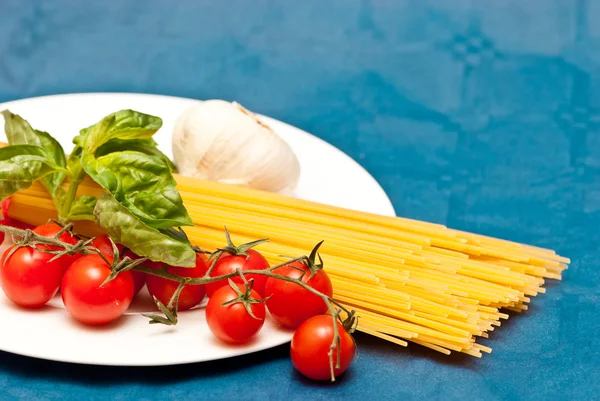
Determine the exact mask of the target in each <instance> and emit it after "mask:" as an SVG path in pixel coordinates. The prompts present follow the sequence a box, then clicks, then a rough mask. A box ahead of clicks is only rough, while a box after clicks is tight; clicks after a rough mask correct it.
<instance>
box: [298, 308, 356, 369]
mask: <svg viewBox="0 0 600 401" xmlns="http://www.w3.org/2000/svg"><path fill="white" fill-rule="evenodd" d="M336 323H337V325H338V331H339V335H340V346H339V347H338V348H339V349H338V348H336V349H335V350H334V352H333V362H334V366H335V363H336V361H337V354H338V352H340V350H341V354H340V367H339V368H334V376H335V377H337V376H339V375H341V374H342V373H344V372H345V371H346V369H348V367H349V366H350V364H351V363H352V359H353V358H354V352H355V348H356V347H355V344H354V340H353V339H352V337H351V336H350V334H348V332H347V331H346V330H345V329H344V326H343V325H342V324H341V323H340V322H336ZM333 336H334V330H333V321H332V318H331V316H329V315H318V316H313V317H311V318H310V319H308V320H307V321H306V322H304V323H302V324H301V325H300V327H298V329H297V330H296V332H295V333H294V336H293V337H292V345H291V357H292V363H293V364H294V367H295V368H296V369H297V370H298V371H299V372H300V373H302V374H303V375H304V376H306V377H308V378H309V379H314V380H328V379H330V378H331V370H330V360H329V349H330V347H331V342H332V341H333Z"/></svg>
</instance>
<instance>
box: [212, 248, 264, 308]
mask: <svg viewBox="0 0 600 401" xmlns="http://www.w3.org/2000/svg"><path fill="white" fill-rule="evenodd" d="M246 253H247V254H248V256H245V255H232V254H229V253H226V254H223V255H221V257H220V258H219V260H218V261H217V263H216V265H215V267H214V269H212V271H211V272H210V276H211V277H217V276H222V275H225V274H229V273H235V271H236V270H237V269H240V270H242V271H244V270H264V269H268V268H269V262H267V259H265V257H264V256H262V255H261V254H260V253H259V252H257V251H255V250H254V249H248V250H247V251H246ZM246 279H248V280H250V279H254V290H255V291H256V292H258V293H259V294H260V295H261V296H263V295H264V293H265V284H266V282H267V276H262V275H258V274H249V275H247V276H246ZM231 280H232V281H233V282H234V283H238V284H243V280H242V278H241V277H239V276H238V277H232V278H231ZM224 286H229V284H228V282H227V280H225V279H224V280H219V281H215V282H212V283H208V284H206V292H207V294H208V296H209V297H212V295H213V294H214V293H215V291H217V290H218V289H219V288H221V287H224Z"/></svg>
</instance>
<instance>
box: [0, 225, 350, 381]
mask: <svg viewBox="0 0 600 401" xmlns="http://www.w3.org/2000/svg"><path fill="white" fill-rule="evenodd" d="M72 227H73V225H72V224H67V225H65V226H64V227H63V228H62V229H61V230H60V231H59V233H58V234H56V235H55V236H53V237H44V236H41V235H38V234H36V233H35V232H33V231H32V230H31V229H20V228H16V227H11V226H4V225H0V232H4V233H7V234H10V235H11V236H12V238H13V242H14V243H15V244H16V245H17V247H15V248H18V247H24V246H29V247H36V246H37V245H52V246H54V247H58V248H60V249H39V248H38V250H39V251H42V252H48V253H52V254H54V255H55V256H54V258H59V257H61V256H63V255H74V254H76V253H80V254H83V255H90V254H98V255H99V256H100V257H101V258H102V259H103V260H104V261H105V262H106V263H107V264H108V265H109V266H110V267H111V270H112V273H111V275H110V276H109V277H108V278H107V279H106V281H105V282H104V283H103V284H102V285H105V284H106V283H108V282H110V281H111V280H113V279H115V278H116V277H117V275H118V274H119V273H121V272H125V271H128V270H132V269H133V270H135V271H139V272H143V273H146V274H150V275H154V276H159V277H162V278H164V279H168V280H172V281H176V282H178V283H179V285H178V287H177V290H176V291H175V292H174V293H173V296H172V297H171V299H170V301H169V302H168V304H167V305H164V304H163V303H162V302H160V301H159V300H158V299H157V298H156V297H154V301H155V303H156V305H157V307H158V309H159V310H160V312H162V313H163V314H164V316H160V315H156V314H144V316H146V317H148V318H149V319H150V321H149V323H151V324H165V325H169V326H173V325H176V324H177V323H178V318H177V309H178V301H179V295H180V294H181V291H182V290H183V288H184V286H185V285H196V284H208V283H213V282H216V281H220V280H228V281H230V279H231V278H233V277H236V276H239V277H241V278H242V280H243V281H244V285H245V286H246V287H247V288H246V289H248V286H250V289H251V283H250V284H249V283H248V281H247V280H246V276H247V275H248V276H249V275H253V276H257V275H258V276H266V277H270V278H274V279H277V280H283V281H287V282H290V283H295V284H297V285H299V286H301V287H302V288H304V289H305V290H307V291H309V292H311V293H312V294H314V295H316V296H318V297H320V298H321V299H322V300H323V302H325V304H326V305H327V308H328V311H329V313H330V315H331V319H332V324H333V331H334V336H333V341H332V343H331V345H330V347H329V352H328V356H329V362H330V372H331V381H335V376H334V368H339V366H340V357H341V352H337V358H336V360H335V361H334V353H336V352H335V351H336V350H339V349H340V338H341V337H340V333H339V329H338V324H337V321H338V320H339V321H340V322H341V323H342V325H343V327H344V328H345V329H346V330H347V331H348V332H349V333H352V332H353V331H354V330H355V328H356V322H357V320H356V316H355V311H354V310H349V309H347V308H346V307H344V306H343V305H341V304H340V303H339V302H337V301H336V300H334V299H333V298H331V297H329V296H328V295H326V294H323V293H321V292H319V291H318V290H316V289H314V288H312V287H311V286H310V285H308V284H306V283H305V282H303V281H302V278H303V277H302V276H301V277H299V278H292V277H289V276H285V275H281V274H277V273H275V272H274V271H275V270H276V269H278V268H280V267H283V266H286V265H289V264H291V263H294V262H302V263H306V264H307V265H310V264H311V263H314V258H315V255H316V254H317V251H318V247H319V246H320V245H321V243H319V244H317V246H316V247H315V249H314V250H313V252H311V255H310V256H306V255H302V256H299V257H296V258H292V259H290V260H287V261H285V262H282V263H279V264H276V265H273V266H271V267H269V268H267V269H264V270H244V271H242V270H240V269H237V270H236V271H235V272H231V273H228V274H223V275H219V276H211V272H212V270H213V268H214V266H215V264H216V263H217V261H218V259H219V257H220V256H221V255H222V254H223V253H224V251H225V249H226V248H222V249H218V250H217V251H216V252H215V253H213V254H212V255H211V258H210V259H211V260H212V263H211V266H210V268H209V269H208V270H207V271H206V273H205V274H204V275H203V276H202V277H197V278H191V277H184V276H179V275H175V274H171V273H169V272H167V269H166V267H167V266H166V265H165V268H164V269H158V270H157V269H151V268H148V267H144V266H142V264H143V263H144V262H146V261H148V260H149V259H148V258H138V259H131V258H130V257H128V256H124V257H122V258H121V257H115V258H114V259H113V260H108V259H107V258H106V257H105V256H104V255H103V254H102V252H100V251H99V250H98V249H97V248H96V247H94V246H93V245H92V242H93V240H94V238H89V239H85V240H83V239H80V240H79V241H78V242H77V243H76V244H69V243H67V242H63V241H61V240H60V239H59V237H60V235H61V234H63V233H64V232H67V231H69V232H71V230H72ZM226 237H227V242H228V245H231V240H230V238H229V235H228V233H227V234H226ZM263 241H264V240H261V242H263ZM111 244H112V246H113V251H114V254H115V255H119V256H120V253H119V250H118V248H117V246H116V244H115V243H114V242H113V241H112V240H111ZM241 247H244V245H242V246H241ZM248 249H249V247H248ZM195 251H196V252H202V251H200V250H199V249H196V250H195ZM319 258H320V256H319ZM230 285H231V284H230ZM236 289H237V287H236ZM238 291H239V290H238ZM342 312H343V313H344V314H345V315H346V317H345V319H342V317H341V313H342Z"/></svg>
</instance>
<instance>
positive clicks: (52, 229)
mask: <svg viewBox="0 0 600 401" xmlns="http://www.w3.org/2000/svg"><path fill="white" fill-rule="evenodd" d="M60 230H62V227H61V226H59V225H58V224H56V223H53V222H50V223H46V224H44V225H41V226H37V227H36V228H34V229H33V232H34V233H36V234H38V235H42V236H44V237H54V236H55V235H56V234H58V233H59V232H60ZM58 239H59V240H61V241H62V242H66V243H68V244H71V245H75V244H76V243H77V242H79V239H78V238H77V237H76V236H74V235H73V234H71V233H69V232H67V231H65V232H63V233H62V234H61V235H60V237H59V238H58ZM38 248H39V249H51V250H60V249H61V248H60V247H57V246H54V245H38ZM80 257H81V254H79V253H76V254H74V255H63V256H61V257H60V258H59V259H58V260H60V261H62V263H63V266H64V268H65V270H66V269H67V267H69V266H71V264H72V263H73V262H75V261H76V260H77V259H79V258H80Z"/></svg>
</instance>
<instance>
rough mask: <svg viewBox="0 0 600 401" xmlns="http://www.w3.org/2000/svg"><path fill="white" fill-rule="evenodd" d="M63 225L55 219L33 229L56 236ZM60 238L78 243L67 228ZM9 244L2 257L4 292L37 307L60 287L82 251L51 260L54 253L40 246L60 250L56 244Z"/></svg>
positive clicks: (27, 305)
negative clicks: (65, 273) (11, 245)
mask: <svg viewBox="0 0 600 401" xmlns="http://www.w3.org/2000/svg"><path fill="white" fill-rule="evenodd" d="M61 229H62V227H60V226H59V225H58V224H56V223H48V224H44V225H41V226H38V227H36V228H35V229H34V230H33V232H35V233H36V234H38V235H41V236H45V237H54V236H55V235H56V234H58V232H59V231H60V230H61ZM59 239H60V240H61V241H63V242H66V243H69V244H73V245H74V244H76V243H77V241H78V239H77V237H75V236H73V235H72V234H70V233H68V232H64V233H62V234H61V235H60V237H59ZM13 249H15V246H13V247H11V248H9V249H7V250H6V252H5V253H4V256H3V257H2V264H3V266H2V271H1V274H0V276H1V277H0V285H1V286H2V289H3V290H4V294H6V296H7V297H8V298H9V299H10V300H12V301H13V302H14V303H16V304H17V305H21V306H24V307H29V308H38V307H40V306H42V305H44V304H46V303H47V302H48V301H49V300H50V299H52V297H53V296H54V295H55V294H56V292H57V291H58V288H59V287H60V283H61V280H62V277H63V274H64V272H65V270H66V269H67V267H69V265H70V264H71V263H72V262H73V261H75V260H77V259H78V258H79V257H80V256H81V255H79V254H75V255H72V256H69V255H64V256H61V257H60V258H58V259H56V260H53V261H52V262H50V260H51V259H52V258H54V256H55V255H53V254H51V253H48V252H42V251H41V250H60V249H61V248H60V247H58V246H53V245H37V246H36V248H35V249H34V248H32V247H29V246H27V247H21V248H18V249H17V250H16V251H15V252H14V253H13V254H12V255H10V257H8V255H9V254H10V252H11V251H12V250H13Z"/></svg>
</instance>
